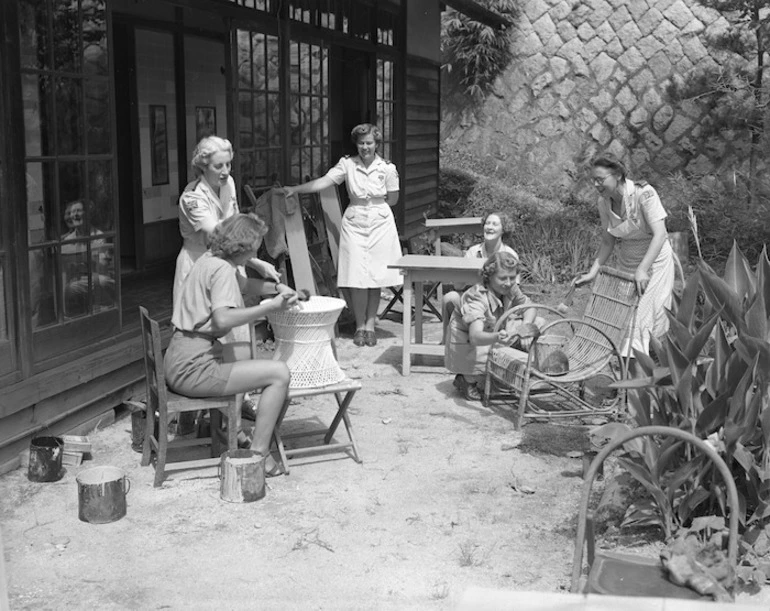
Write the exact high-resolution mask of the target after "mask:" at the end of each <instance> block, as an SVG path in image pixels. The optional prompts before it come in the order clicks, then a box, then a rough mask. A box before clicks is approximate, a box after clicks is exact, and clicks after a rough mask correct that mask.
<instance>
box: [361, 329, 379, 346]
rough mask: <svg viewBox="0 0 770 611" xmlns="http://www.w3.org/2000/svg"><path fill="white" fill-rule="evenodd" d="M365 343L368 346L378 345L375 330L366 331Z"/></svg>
mask: <svg viewBox="0 0 770 611" xmlns="http://www.w3.org/2000/svg"><path fill="white" fill-rule="evenodd" d="M364 343H365V344H366V345H367V346H376V345H377V336H376V335H375V333H374V331H364Z"/></svg>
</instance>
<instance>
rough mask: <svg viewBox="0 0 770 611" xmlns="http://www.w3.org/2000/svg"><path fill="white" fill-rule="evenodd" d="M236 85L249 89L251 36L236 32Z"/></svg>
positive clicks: (239, 31)
mask: <svg viewBox="0 0 770 611" xmlns="http://www.w3.org/2000/svg"><path fill="white" fill-rule="evenodd" d="M238 85H239V86H240V87H245V88H247V89H249V88H251V35H250V33H249V32H247V31H244V30H238Z"/></svg>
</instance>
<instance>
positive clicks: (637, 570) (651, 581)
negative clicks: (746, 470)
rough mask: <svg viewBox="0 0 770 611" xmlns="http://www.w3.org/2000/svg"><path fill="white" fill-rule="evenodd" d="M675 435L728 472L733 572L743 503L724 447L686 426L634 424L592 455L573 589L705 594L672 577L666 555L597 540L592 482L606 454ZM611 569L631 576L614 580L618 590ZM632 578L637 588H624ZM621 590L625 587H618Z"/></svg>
mask: <svg viewBox="0 0 770 611" xmlns="http://www.w3.org/2000/svg"><path fill="white" fill-rule="evenodd" d="M655 436H658V437H673V438H675V439H678V440H680V441H683V442H685V443H688V444H690V445H691V446H694V447H696V448H698V449H699V450H700V451H701V452H703V453H704V454H705V455H706V456H707V457H708V458H709V459H710V460H711V462H712V463H713V464H714V466H715V467H716V469H717V471H719V474H720V475H721V477H722V480H723V483H724V485H725V496H726V500H727V507H729V509H730V516H729V518H728V539H727V541H728V544H727V561H728V563H729V564H730V567H732V570H733V574H735V569H736V567H737V563H738V518H739V513H740V505H739V500H738V490H737V488H736V486H735V481H734V480H733V475H732V473H731V472H730V468H729V467H728V466H727V464H726V463H725V461H724V460H723V459H722V457H721V456H720V455H719V453H718V452H717V451H716V450H715V449H714V448H713V447H712V446H711V445H709V444H708V443H706V442H705V441H704V440H702V439H699V438H698V437H696V436H695V435H693V434H692V433H688V432H687V431H683V430H681V429H677V428H673V427H668V426H644V427H640V428H637V429H632V430H630V431H628V432H627V433H626V434H624V435H622V436H621V437H619V438H617V439H614V440H612V441H610V442H609V443H608V444H607V445H606V446H605V447H604V448H602V450H601V452H599V454H597V456H596V458H594V459H593V461H591V465H590V467H589V468H588V472H587V473H586V475H585V478H584V484H583V491H582V495H581V499H580V509H579V512H578V523H577V533H576V536H575V553H574V556H573V560H572V579H571V584H570V591H571V592H573V593H576V592H579V591H582V590H585V591H591V592H598V593H602V594H612V595H624V594H625V595H632V596H665V597H667V598H669V597H671V598H702V597H701V596H700V595H698V594H697V593H696V592H695V591H694V590H690V589H689V588H687V587H685V586H677V585H675V584H673V583H671V582H669V581H668V580H667V579H666V578H665V575H664V573H663V567H662V565H661V562H660V560H658V559H651V558H646V557H641V556H639V555H630V554H619V553H616V552H611V551H610V552H602V553H601V554H598V553H596V544H595V541H594V533H593V515H592V512H591V511H590V510H589V504H590V501H591V496H592V494H591V493H592V490H591V489H592V487H593V483H594V480H595V479H596V476H597V474H598V473H599V471H600V469H601V468H602V465H603V463H604V461H605V459H606V458H607V457H608V456H609V455H610V454H612V453H613V452H614V451H615V450H617V449H618V448H620V447H622V446H623V445H624V444H626V443H628V442H629V441H631V440H633V439H636V438H638V437H655ZM584 547H585V548H586V552H587V553H586V556H587V564H588V576H587V577H584V576H583V549H584ZM604 569H606V570H607V571H611V572H612V574H613V575H615V576H618V575H621V574H625V575H627V576H628V579H627V580H626V579H622V580H617V581H616V582H615V581H613V583H614V584H615V585H614V587H613V591H608V590H607V588H605V587H604V586H603V583H604V582H603V581H602V579H601V574H600V573H601V572H602V570H604ZM640 581H642V582H644V583H645V584H648V586H649V587H650V591H649V592H640V591H639V589H640V588H639V582H640ZM625 583H628V584H632V586H631V587H633V588H634V590H636V591H630V590H628V589H627V590H626V592H625V593H624V592H623V591H622V589H623V585H620V584H625ZM614 590H619V591H614Z"/></svg>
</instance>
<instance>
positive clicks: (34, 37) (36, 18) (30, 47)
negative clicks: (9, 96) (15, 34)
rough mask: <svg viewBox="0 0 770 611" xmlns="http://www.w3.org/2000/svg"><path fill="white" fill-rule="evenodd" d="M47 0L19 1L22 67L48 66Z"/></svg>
mask: <svg viewBox="0 0 770 611" xmlns="http://www.w3.org/2000/svg"><path fill="white" fill-rule="evenodd" d="M45 4H46V3H45V0H21V1H20V2H19V46H20V52H21V66H22V68H48V67H49V65H48V42H49V40H48V14H47V12H46V6H45Z"/></svg>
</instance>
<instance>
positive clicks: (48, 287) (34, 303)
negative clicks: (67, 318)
mask: <svg viewBox="0 0 770 611" xmlns="http://www.w3.org/2000/svg"><path fill="white" fill-rule="evenodd" d="M55 269H56V251H55V249H53V248H43V249H37V250H32V251H30V253H29V292H30V305H31V307H32V316H31V318H32V328H33V329H38V328H40V327H44V326H46V325H50V324H53V323H55V322H56V320H57V310H58V305H57V299H56V274H55Z"/></svg>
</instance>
